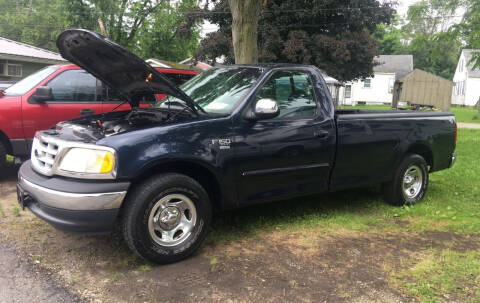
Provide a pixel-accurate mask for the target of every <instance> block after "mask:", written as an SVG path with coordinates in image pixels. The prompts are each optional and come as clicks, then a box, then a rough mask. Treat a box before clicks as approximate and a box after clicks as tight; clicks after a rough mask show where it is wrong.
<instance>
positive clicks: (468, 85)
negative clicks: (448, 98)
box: [452, 49, 480, 106]
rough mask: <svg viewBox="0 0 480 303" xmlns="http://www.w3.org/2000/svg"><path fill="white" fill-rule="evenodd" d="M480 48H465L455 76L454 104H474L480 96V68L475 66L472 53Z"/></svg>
mask: <svg viewBox="0 0 480 303" xmlns="http://www.w3.org/2000/svg"><path fill="white" fill-rule="evenodd" d="M479 51H480V50H473V49H464V50H462V53H461V54H460V58H459V59H458V64H457V69H456V70H455V75H454V76H453V89H452V104H454V105H463V106H474V105H476V104H477V101H478V100H479V98H480V68H475V69H474V68H473V65H474V64H473V62H470V61H471V59H472V54H473V53H475V52H479Z"/></svg>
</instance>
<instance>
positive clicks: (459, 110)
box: [450, 106, 480, 123]
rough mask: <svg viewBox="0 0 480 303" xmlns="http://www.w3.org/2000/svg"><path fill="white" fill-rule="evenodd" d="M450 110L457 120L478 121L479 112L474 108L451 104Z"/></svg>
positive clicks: (479, 118) (479, 119)
mask: <svg viewBox="0 0 480 303" xmlns="http://www.w3.org/2000/svg"><path fill="white" fill-rule="evenodd" d="M450 111H451V112H452V113H454V114H455V118H456V119H457V122H467V123H480V113H479V112H478V110H476V109H473V108H467V107H453V106H452V107H450Z"/></svg>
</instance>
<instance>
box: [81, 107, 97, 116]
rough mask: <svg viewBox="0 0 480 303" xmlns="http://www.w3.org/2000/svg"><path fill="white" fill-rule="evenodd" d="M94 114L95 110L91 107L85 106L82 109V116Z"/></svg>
mask: <svg viewBox="0 0 480 303" xmlns="http://www.w3.org/2000/svg"><path fill="white" fill-rule="evenodd" d="M93 114H95V111H94V110H93V109H91V108H84V109H81V110H80V115H82V116H88V115H93Z"/></svg>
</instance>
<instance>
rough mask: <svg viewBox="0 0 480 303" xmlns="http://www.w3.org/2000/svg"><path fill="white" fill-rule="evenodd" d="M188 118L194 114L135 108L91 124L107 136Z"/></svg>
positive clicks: (93, 121)
mask: <svg viewBox="0 0 480 303" xmlns="http://www.w3.org/2000/svg"><path fill="white" fill-rule="evenodd" d="M188 118H192V114H191V113H189V112H187V111H178V110H175V111H173V110H165V109H151V108H145V109H143V108H134V109H132V110H131V111H130V112H128V113H127V114H125V115H122V116H120V117H115V118H113V117H112V118H110V117H105V119H98V120H92V121H90V125H91V127H92V128H97V129H100V130H101V131H102V133H103V134H104V135H105V136H110V135H114V134H117V133H121V132H125V131H128V130H132V129H136V128H139V127H143V126H150V125H154V124H165V123H169V122H170V123H171V122H176V121H179V120H184V119H188Z"/></svg>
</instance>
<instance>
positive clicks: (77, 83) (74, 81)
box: [47, 69, 97, 102]
mask: <svg viewBox="0 0 480 303" xmlns="http://www.w3.org/2000/svg"><path fill="white" fill-rule="evenodd" d="M47 86H48V87H51V88H52V95H53V101H80V102H87V101H88V102H94V101H96V100H95V93H96V87H97V79H96V78H95V77H93V76H92V75H90V74H89V73H87V72H86V71H84V70H81V69H72V70H67V71H65V72H63V73H61V74H59V75H58V76H57V77H55V78H54V79H53V80H51V81H50V82H48V84H47Z"/></svg>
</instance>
